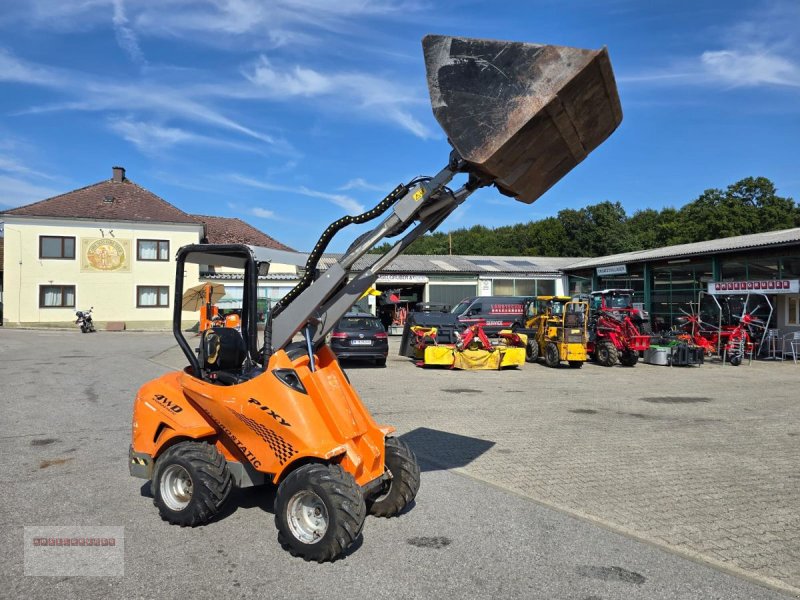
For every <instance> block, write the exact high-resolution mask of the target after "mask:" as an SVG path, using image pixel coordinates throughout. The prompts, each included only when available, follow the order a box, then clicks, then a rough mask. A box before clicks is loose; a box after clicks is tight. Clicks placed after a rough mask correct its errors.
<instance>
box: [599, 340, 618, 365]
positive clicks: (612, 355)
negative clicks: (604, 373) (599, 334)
mask: <svg viewBox="0 0 800 600" xmlns="http://www.w3.org/2000/svg"><path fill="white" fill-rule="evenodd" d="M594 353H595V357H596V358H597V363H598V364H600V365H603V366H604V367H613V366H614V365H615V364H617V362H618V361H619V352H618V351H617V347H616V346H615V345H614V344H613V343H611V342H610V341H602V342H600V343H598V344H597V347H596V348H595V351H594Z"/></svg>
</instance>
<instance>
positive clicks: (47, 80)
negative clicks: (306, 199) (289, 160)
mask: <svg viewBox="0 0 800 600" xmlns="http://www.w3.org/2000/svg"><path fill="white" fill-rule="evenodd" d="M0 81H11V82H16V83H27V84H31V85H35V86H40V87H45V88H50V89H54V90H56V91H58V92H60V93H62V94H63V95H65V96H71V97H73V98H74V99H73V100H68V101H63V102H55V103H52V104H47V105H40V106H32V107H29V108H27V109H25V110H22V111H20V112H19V113H18V114H37V113H45V112H55V111H95V112H104V111H121V110H123V111H135V112H137V113H141V112H149V113H151V114H156V115H159V116H161V117H162V118H167V117H169V118H173V119H180V120H186V121H193V122H195V123H201V124H204V125H211V126H214V127H218V128H221V129H227V130H229V131H234V132H237V133H240V134H242V135H245V136H248V137H251V138H254V139H257V140H260V141H262V142H265V143H267V144H270V145H272V146H274V148H275V149H276V150H279V151H282V152H291V148H290V146H289V145H288V144H287V143H286V142H285V141H283V140H278V139H276V138H274V137H272V136H270V135H268V134H265V133H262V132H259V131H256V130H254V129H252V128H250V127H247V126H245V125H243V124H241V123H239V122H238V121H236V120H234V119H231V118H230V117H227V116H225V115H224V114H222V113H221V112H219V111H217V110H215V109H214V108H212V107H210V106H208V105H207V104H206V103H204V102H202V101H201V100H199V99H196V98H194V97H193V94H194V93H196V90H193V89H190V88H183V89H181V88H179V87H176V86H168V85H161V84H158V83H150V82H143V81H133V82H131V83H119V82H115V81H107V80H104V79H101V78H97V77H94V76H92V75H89V74H87V73H81V72H78V71H66V70H62V69H54V68H51V67H48V66H45V65H37V64H33V63H29V62H26V61H23V60H20V59H17V58H16V57H14V56H12V55H11V54H9V53H8V52H5V51H3V50H0Z"/></svg>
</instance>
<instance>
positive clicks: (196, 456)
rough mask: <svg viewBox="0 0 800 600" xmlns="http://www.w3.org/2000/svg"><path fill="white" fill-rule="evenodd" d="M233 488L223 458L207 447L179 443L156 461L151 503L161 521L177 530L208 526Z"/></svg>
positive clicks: (202, 444) (201, 444)
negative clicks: (174, 526) (178, 528)
mask: <svg viewBox="0 0 800 600" xmlns="http://www.w3.org/2000/svg"><path fill="white" fill-rule="evenodd" d="M232 487H233V479H232V478H231V474H230V471H228V463H227V462H226V461H225V457H224V456H222V454H220V452H219V451H218V450H217V449H216V448H215V447H214V446H212V445H211V444H207V443H205V442H181V443H180V444H176V445H174V446H172V447H171V448H169V449H168V450H167V451H166V452H164V454H162V455H161V456H159V457H158V459H157V460H156V467H155V471H154V472H153V482H152V489H153V503H154V504H155V505H156V507H158V512H159V514H160V515H161V518H162V519H164V520H165V521H167V522H168V523H172V524H173V525H180V526H181V527H187V526H188V527H195V526H196V525H204V524H205V523H208V522H209V521H210V520H211V519H212V518H214V516H216V514H217V513H218V512H219V510H220V508H221V507H222V505H223V504H224V503H225V500H226V499H227V498H228V495H229V494H230V491H231V488H232Z"/></svg>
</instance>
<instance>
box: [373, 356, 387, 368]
mask: <svg viewBox="0 0 800 600" xmlns="http://www.w3.org/2000/svg"><path fill="white" fill-rule="evenodd" d="M375 366H376V367H385V366H386V359H385V358H376V359H375Z"/></svg>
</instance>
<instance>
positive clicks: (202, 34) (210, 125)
mask: <svg viewBox="0 0 800 600" xmlns="http://www.w3.org/2000/svg"><path fill="white" fill-rule="evenodd" d="M428 33H436V34H445V35H453V36H466V37H477V38H490V39H503V40H513V41H522V42H533V43H547V44H557V45H568V46H578V47H583V48H599V47H602V46H607V47H608V49H609V53H610V57H611V62H612V65H613V68H614V72H615V75H616V79H617V84H618V87H619V94H620V99H621V102H622V110H623V114H624V117H623V122H622V124H621V125H620V127H619V129H618V130H617V131H616V132H615V133H614V134H613V135H612V136H611V137H610V138H609V139H608V140H607V141H606V142H605V143H604V144H603V145H601V146H600V147H599V148H598V149H597V150H595V151H594V153H592V154H591V155H590V156H589V157H588V158H587V159H586V160H585V161H584V162H583V163H581V164H580V165H578V166H577V167H576V168H575V169H574V170H573V171H572V172H570V173H569V174H568V175H567V176H566V177H565V178H564V179H563V180H562V181H560V182H559V183H557V184H556V185H555V186H554V187H553V188H552V189H551V190H549V191H548V192H547V193H546V194H544V195H543V196H542V197H541V198H540V199H539V200H537V201H536V203H534V204H532V205H526V204H523V203H520V202H516V201H514V200H512V199H509V198H506V197H504V196H501V195H500V194H499V193H498V192H496V191H495V190H494V189H493V188H490V189H483V190H479V191H478V192H477V193H476V194H474V195H473V196H472V197H471V198H470V199H468V200H467V202H465V203H464V205H462V206H461V207H460V208H459V209H458V210H457V211H456V212H455V213H454V214H453V215H451V217H450V218H449V219H448V220H447V221H446V222H445V223H444V224H443V225H442V226H441V227H440V230H442V231H448V230H452V229H457V228H461V227H470V226H472V225H475V224H482V225H486V226H489V227H497V226H500V225H506V224H512V223H519V222H527V221H530V220H536V219H541V218H544V217H546V216H550V215H555V214H557V213H558V211H559V210H561V209H563V208H580V207H583V206H587V205H589V204H595V203H597V202H601V201H604V200H611V201H619V202H621V203H622V205H623V206H624V207H625V209H626V211H627V212H628V214H629V215H631V214H633V213H634V212H635V211H636V210H641V209H644V208H655V209H660V208H662V207H665V206H675V207H678V206H681V205H683V204H685V203H687V202H689V201H691V200H693V199H695V198H697V197H698V196H699V195H700V194H701V193H702V192H703V191H704V190H705V189H709V188H724V187H726V186H727V185H730V184H732V183H734V182H736V181H738V180H740V179H742V178H744V177H748V176H764V177H768V178H769V179H771V180H772V181H773V182H774V183H775V185H776V186H777V188H778V193H779V194H780V195H783V196H790V197H793V198H795V199H796V200H800V2H798V1H797V0H748V1H738V0H713V1H702V0H693V1H686V0H648V1H642V0H605V1H604V2H597V1H596V0H571V1H570V0H527V1H510V0H507V1H504V2H498V1H497V0H491V1H478V0H452V1H451V0H442V1H434V0H427V1H426V0H375V1H368V0H335V1H334V0H263V1H262V0H159V1H158V2H153V1H151V0H27V1H25V2H17V1H16V0H0V211H2V210H3V209H7V208H11V207H14V206H20V205H23V204H27V203H30V202H35V201H38V200H41V199H44V198H47V197H50V196H53V195H56V194H59V193H64V192H67V191H70V190H72V189H76V188H79V187H83V186H86V185H89V184H92V183H96V182H98V181H101V180H104V179H108V178H110V177H111V167H112V166H113V165H120V166H123V167H125V168H126V169H127V176H128V177H129V178H130V179H131V180H133V181H135V182H136V183H138V184H139V185H141V186H143V187H145V188H147V189H149V190H151V191H152V192H154V193H156V194H158V195H159V196H161V197H163V198H165V199H166V200H167V201H169V202H171V203H172V204H174V205H176V206H177V207H178V208H180V209H182V210H184V211H186V212H189V213H199V214H214V215H220V216H229V217H239V218H241V219H243V220H245V221H248V222H249V223H251V224H252V225H254V226H256V227H258V228H259V229H261V230H262V231H264V232H266V233H268V234H269V235H271V236H272V237H274V238H276V239H278V240H280V241H281V242H283V243H285V244H287V245H289V246H291V247H293V248H296V249H298V250H306V251H307V250H310V249H311V248H312V247H313V245H314V243H315V242H316V240H317V238H318V236H319V235H320V233H321V232H322V231H323V230H324V229H325V227H326V226H327V225H328V224H329V223H330V222H332V221H333V220H335V219H337V218H339V217H341V216H342V215H344V214H355V213H358V212H361V211H362V210H365V209H368V208H371V206H372V205H374V204H376V203H377V202H378V201H379V200H380V199H381V198H382V197H383V195H385V194H386V193H388V192H389V191H391V190H392V189H393V188H394V187H395V186H396V185H397V184H398V183H401V182H406V181H409V180H410V179H412V178H413V177H415V176H417V175H433V174H435V173H436V172H438V171H439V169H441V168H442V167H444V166H445V165H446V163H447V157H448V154H449V151H450V147H449V145H448V143H447V140H446V137H445V135H444V134H443V132H442V130H441V129H440V127H439V125H438V123H437V122H436V121H435V119H434V118H433V114H432V112H431V107H430V102H429V98H428V92H427V85H426V83H425V69H424V63H423V58H422V49H421V39H422V37H423V36H424V35H425V34H428ZM361 231H363V229H362V230H361ZM356 233H358V231H357V230H353V231H346V232H343V235H341V236H340V237H337V238H335V239H334V242H333V243H332V245H331V247H330V249H331V250H334V251H342V250H344V249H345V248H346V247H347V245H348V244H349V242H350V241H351V240H352V239H353V237H354V236H355V235H356Z"/></svg>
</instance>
